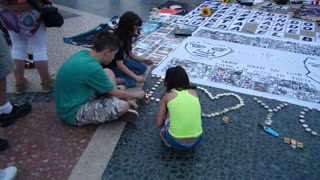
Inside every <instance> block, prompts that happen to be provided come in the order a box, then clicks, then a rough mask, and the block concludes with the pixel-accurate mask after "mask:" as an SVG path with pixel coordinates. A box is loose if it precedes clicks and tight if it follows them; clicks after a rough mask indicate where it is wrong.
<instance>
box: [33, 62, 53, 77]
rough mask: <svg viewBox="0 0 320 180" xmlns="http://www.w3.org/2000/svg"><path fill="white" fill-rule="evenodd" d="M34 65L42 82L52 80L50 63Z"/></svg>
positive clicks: (36, 63)
mask: <svg viewBox="0 0 320 180" xmlns="http://www.w3.org/2000/svg"><path fill="white" fill-rule="evenodd" d="M34 64H35V66H36V68H37V70H38V73H39V75H40V79H41V82H45V81H47V80H50V75H49V68H48V61H34Z"/></svg>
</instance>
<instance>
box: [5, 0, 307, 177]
mask: <svg viewBox="0 0 320 180" xmlns="http://www.w3.org/2000/svg"><path fill="white" fill-rule="evenodd" d="M55 2H56V3H57V4H60V5H56V6H57V7H59V9H60V10H61V12H62V14H63V15H64V17H65V24H64V26H63V27H62V28H59V29H58V28H49V29H48V53H49V67H50V72H51V73H52V74H54V73H55V71H56V70H57V69H58V67H60V65H61V64H62V63H63V62H64V60H65V59H67V58H68V57H69V56H70V55H72V54H73V53H75V52H76V51H78V50H80V49H83V48H82V47H77V46H72V45H68V44H65V43H63V41H62V39H63V37H70V36H73V35H77V34H80V33H83V32H85V31H87V30H91V29H92V28H93V27H95V26H97V25H98V24H100V23H102V22H105V21H107V20H108V17H111V16H113V15H120V14H121V13H122V12H124V11H125V10H127V9H131V10H133V11H135V10H137V11H138V12H137V13H138V14H139V15H141V16H143V18H144V20H146V19H147V18H146V16H147V15H148V13H149V12H148V11H149V9H150V8H151V7H154V6H156V5H158V4H161V3H163V2H165V1H164V0H162V1H154V0H152V1H130V2H127V1H126V2H124V1H107V2H108V3H109V4H105V3H107V2H106V1H103V2H102V1H101V0H96V1H76V2H73V1H64V0H56V1H55ZM190 2H193V3H195V2H198V1H194V0H193V1H190ZM201 2H202V1H201ZM201 2H199V3H201ZM98 3H101V4H98ZM124 4H125V5H124ZM139 4H140V5H141V4H144V5H141V6H139ZM64 5H65V6H64ZM66 6H69V7H73V8H69V7H66ZM101 6H104V7H108V9H104V10H101V8H100V7H101ZM110 7H112V8H110ZM85 11H89V12H91V13H88V12H85ZM108 13H109V14H108ZM26 77H27V78H28V79H30V80H32V86H31V88H30V90H29V92H28V93H24V94H22V95H19V96H15V95H14V94H13V93H12V92H13V87H14V77H13V75H10V76H9V77H8V79H7V82H8V92H9V96H10V98H11V99H12V101H14V102H20V101H23V100H24V101H30V102H31V103H32V104H33V110H32V113H30V114H29V115H27V116H26V117H25V118H22V119H19V120H18V121H17V122H16V123H15V124H14V125H12V126H10V127H8V128H0V136H1V137H5V138H7V139H8V140H9V143H10V148H8V149H7V150H5V151H3V152H1V154H0V168H4V167H6V166H9V165H14V166H17V168H18V176H17V178H16V179H23V180H24V179H77V180H78V179H101V177H102V175H103V173H104V171H105V168H106V167H107V165H108V162H109V159H110V157H111V156H112V154H113V151H114V149H115V147H116V145H117V143H118V140H119V138H120V136H122V135H121V134H122V132H123V129H124V128H125V123H124V122H113V123H107V124H104V125H100V126H87V127H80V128H74V127H71V126H69V125H66V124H65V123H63V122H62V121H61V120H59V119H58V118H57V117H56V115H55V113H54V112H55V111H54V105H53V102H52V96H51V94H43V93H40V92H39V91H40V79H39V76H38V74H37V72H36V70H35V69H28V70H26ZM294 109H295V110H298V109H299V108H297V107H294ZM255 113H256V114H257V112H255ZM286 115H288V114H284V115H283V117H284V118H286V119H287V121H286V122H289V120H288V118H287V117H286ZM149 116H150V114H148V115H147V116H146V117H149ZM235 116H241V117H242V116H243V118H245V114H235ZM150 121H152V120H150ZM248 122H249V120H248ZM148 124H150V123H148ZM216 125H217V124H216ZM236 125H237V124H236ZM208 127H209V126H208ZM126 128H127V127H126ZM128 128H129V131H128V133H129V135H130V133H132V131H130V128H132V126H128ZM248 128H252V127H248ZM224 129H226V127H225V128H224ZM238 129H239V127H238ZM131 130H132V129H131ZM139 130H141V131H142V132H143V129H139ZM220 131H221V133H223V132H222V131H223V130H221V129H220ZM220 131H219V130H217V132H220ZM254 132H255V133H256V132H258V131H257V130H255V131H254ZM128 133H126V134H125V135H124V137H123V138H127V137H129V136H128ZM155 134H157V135H158V133H155ZM242 134H245V132H242ZM153 136H155V135H152V137H153ZM233 136H237V133H236V132H232V134H229V135H228V136H226V137H224V138H225V139H224V140H230V141H231V142H232V143H235V144H234V145H233V146H232V147H234V148H239V147H240V149H241V148H242V149H243V152H242V153H246V152H247V149H246V147H245V146H246V145H245V144H241V143H239V144H240V146H239V147H237V146H236V145H237V144H238V142H236V141H237V140H236V138H235V139H232V137H233ZM302 137H303V136H302ZM123 138H122V139H123ZM155 138H156V137H155ZM157 138H158V137H157ZM262 139H263V140H265V141H266V142H270V140H269V139H268V138H265V137H263V138H262ZM149 140H150V139H149ZM151 140H152V139H151ZM213 140H216V139H213ZM222 141H223V140H222ZM244 141H257V139H254V138H253V137H251V139H249V140H244ZM134 142H135V141H134ZM214 142H215V143H216V144H218V143H217V142H218V141H214ZM156 143H157V144H158V142H156ZM124 144H126V141H125V140H123V141H121V142H120V145H119V147H118V149H119V151H118V153H117V154H116V155H119V153H121V152H122V151H125V150H126V149H125V145H124ZM151 144H152V143H151ZM258 145H260V144H257V146H258ZM277 145H278V144H277ZM158 146H160V145H158ZM158 146H157V147H158ZM263 147H265V148H267V146H266V144H264V145H263V146H261V147H260V149H262V150H263V149H264V148H263ZM121 150H122V151H121ZM149 150H151V149H149ZM216 151H217V150H216ZM248 151H250V150H248ZM251 151H252V150H251ZM251 151H250V152H251ZM166 152H167V151H161V152H160V153H166ZM270 152H273V151H270ZM284 152H285V153H288V154H289V152H290V151H289V150H287V149H286V151H284ZM130 153H137V149H135V150H133V151H130ZM130 153H128V154H129V155H132V154H130ZM228 153H231V152H229V151H228V152H227V151H226V152H225V153H222V155H225V156H228V155H229V156H230V157H231V158H233V159H237V156H233V155H232V156H231V155H230V154H228ZM251 153H253V152H251ZM275 153H277V151H275ZM142 155H143V154H142ZM149 155H151V154H149ZM169 155H170V158H169V160H168V159H167V160H168V161H171V160H172V159H171V158H172V157H174V156H172V154H169ZM117 157H119V156H116V158H115V159H113V161H116V160H117ZM146 157H148V156H146ZM178 158H181V159H183V157H178ZM257 158H258V157H255V159H254V160H255V161H258V160H257ZM120 159H121V158H120ZM181 159H180V160H179V159H178V161H179V163H184V164H185V163H188V161H184V160H181ZM122 160H123V159H122ZM207 160H208V159H206V161H207ZM219 161H223V159H222V158H221V159H220V160H219ZM130 162H132V163H135V161H130ZM199 162H200V161H199ZM140 163H141V162H140ZM211 163H213V162H211ZM121 165H123V164H121ZM144 165H146V164H144ZM170 165H171V166H174V163H173V164H172V163H170ZM196 165H199V166H202V164H201V163H200V164H199V163H198V164H196ZM207 165H208V164H207ZM251 165H252V164H251ZM258 165H259V166H261V167H263V165H262V164H261V163H260V164H258ZM114 166H115V168H118V167H116V165H114ZM155 166H158V165H155ZM108 167H110V169H111V168H114V167H113V165H108ZM130 167H135V166H134V164H131V165H130ZM150 167H151V166H150ZM237 167H238V168H240V167H241V164H238V165H237ZM157 168H159V167H157ZM215 168H217V167H215ZM271 168H279V167H271ZM255 170H259V167H256V168H255ZM108 172H110V171H105V173H108ZM168 174H169V172H168ZM105 177H109V175H108V174H105ZM146 177H148V176H146ZM168 177H169V178H173V177H172V176H168ZM184 177H192V176H184ZM212 177H216V176H212ZM219 177H222V178H223V177H224V176H219ZM258 177H259V176H258ZM296 177H299V176H296ZM113 178H114V179H115V178H116V177H113Z"/></svg>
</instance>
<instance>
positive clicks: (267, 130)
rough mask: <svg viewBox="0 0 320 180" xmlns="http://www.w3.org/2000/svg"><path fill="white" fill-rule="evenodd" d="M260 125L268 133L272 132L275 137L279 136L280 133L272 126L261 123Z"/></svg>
mask: <svg viewBox="0 0 320 180" xmlns="http://www.w3.org/2000/svg"><path fill="white" fill-rule="evenodd" d="M259 126H260V127H261V128H262V129H263V130H264V131H265V132H267V133H269V134H271V135H272V136H274V137H279V133H277V132H276V131H274V130H273V129H271V128H270V127H267V126H263V125H261V124H259Z"/></svg>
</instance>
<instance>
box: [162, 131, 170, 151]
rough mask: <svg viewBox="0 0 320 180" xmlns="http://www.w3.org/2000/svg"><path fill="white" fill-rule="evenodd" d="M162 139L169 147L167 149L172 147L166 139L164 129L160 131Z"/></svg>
mask: <svg viewBox="0 0 320 180" xmlns="http://www.w3.org/2000/svg"><path fill="white" fill-rule="evenodd" d="M160 137H161V138H162V140H163V142H164V144H165V145H166V146H167V147H171V145H170V144H169V143H168V142H167V140H166V137H165V134H164V128H162V129H161V131H160Z"/></svg>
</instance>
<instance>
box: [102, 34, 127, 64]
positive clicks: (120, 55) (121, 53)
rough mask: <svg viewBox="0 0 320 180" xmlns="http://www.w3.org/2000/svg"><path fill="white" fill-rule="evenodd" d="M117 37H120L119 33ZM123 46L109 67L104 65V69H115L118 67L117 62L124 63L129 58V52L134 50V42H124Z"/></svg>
mask: <svg viewBox="0 0 320 180" xmlns="http://www.w3.org/2000/svg"><path fill="white" fill-rule="evenodd" d="M115 35H117V36H118V37H119V35H118V34H117V33H115ZM119 39H121V40H122V38H121V37H119ZM122 43H123V46H122V47H121V48H119V50H118V52H117V54H116V55H115V56H114V59H113V60H112V61H111V62H110V63H109V64H108V65H102V66H103V68H106V67H107V68H109V69H113V68H114V67H116V66H117V63H116V61H119V60H121V61H124V60H125V59H127V56H129V52H130V51H131V50H132V41H131V40H127V41H126V42H124V41H123V40H122Z"/></svg>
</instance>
